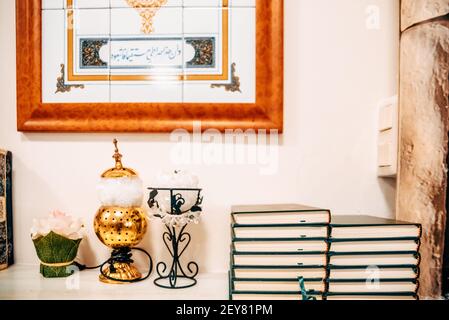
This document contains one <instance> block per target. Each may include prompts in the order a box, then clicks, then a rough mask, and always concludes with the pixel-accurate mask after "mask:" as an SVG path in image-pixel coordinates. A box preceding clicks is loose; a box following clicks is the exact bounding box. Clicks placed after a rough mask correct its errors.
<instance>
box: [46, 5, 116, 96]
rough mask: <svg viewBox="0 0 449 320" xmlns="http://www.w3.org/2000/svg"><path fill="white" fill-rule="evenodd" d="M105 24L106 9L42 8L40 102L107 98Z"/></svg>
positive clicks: (106, 27)
mask: <svg viewBox="0 0 449 320" xmlns="http://www.w3.org/2000/svg"><path fill="white" fill-rule="evenodd" d="M94 17H95V19H94ZM109 24H110V23H109V9H75V10H69V9H66V10H43V12H42V80H43V81H42V101H43V102H44V103H51V102H61V103H62V102H108V101H109V67H108V65H107V63H108V59H109V49H108V46H109V45H108V44H109V41H108V37H109ZM101 39H103V40H102V41H103V42H99V41H100V40H101ZM89 40H91V41H90V42H89ZM92 41H93V42H94V43H93V42H92Z"/></svg>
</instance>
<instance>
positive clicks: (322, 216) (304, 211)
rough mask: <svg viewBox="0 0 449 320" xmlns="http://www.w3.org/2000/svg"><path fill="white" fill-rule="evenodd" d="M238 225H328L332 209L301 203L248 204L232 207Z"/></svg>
mask: <svg viewBox="0 0 449 320" xmlns="http://www.w3.org/2000/svg"><path fill="white" fill-rule="evenodd" d="M232 217H233V223H234V225H237V226H243V225H247V226H270V225H272V226H279V225H326V224H329V222H330V211H329V210H327V209H320V208H314V207H309V206H305V205H299V204H277V205H246V206H234V207H232Z"/></svg>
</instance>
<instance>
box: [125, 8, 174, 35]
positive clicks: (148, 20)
mask: <svg viewBox="0 0 449 320" xmlns="http://www.w3.org/2000/svg"><path fill="white" fill-rule="evenodd" d="M167 1H168V0H126V2H127V3H128V5H129V6H130V7H133V8H134V9H136V10H137V11H138V12H139V15H140V17H141V18H142V26H141V31H142V32H143V33H145V34H150V33H153V32H154V26H153V18H154V17H155V16H156V13H157V12H158V11H159V9H160V8H161V7H162V6H163V5H165V4H167Z"/></svg>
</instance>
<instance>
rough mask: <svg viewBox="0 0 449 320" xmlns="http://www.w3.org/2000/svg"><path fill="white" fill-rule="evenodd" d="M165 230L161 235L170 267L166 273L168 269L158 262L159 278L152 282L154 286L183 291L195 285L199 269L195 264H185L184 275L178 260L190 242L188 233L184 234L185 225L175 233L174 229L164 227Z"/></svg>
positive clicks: (190, 238)
mask: <svg viewBox="0 0 449 320" xmlns="http://www.w3.org/2000/svg"><path fill="white" fill-rule="evenodd" d="M166 227H167V230H168V231H166V232H165V233H164V235H163V240H164V243H165V246H166V247H167V249H168V251H169V252H170V255H171V256H172V258H173V260H172V262H171V267H170V269H169V271H168V273H166V271H167V269H168V267H167V264H166V263H165V262H159V263H158V264H157V266H156V271H157V274H158V275H159V278H157V279H156V280H154V284H155V285H156V286H158V287H161V288H166V289H185V288H190V287H193V286H195V285H196V283H197V281H196V279H195V277H196V276H197V275H198V271H199V267H198V264H197V263H196V262H193V261H191V262H189V263H188V264H187V271H188V273H186V272H185V271H184V269H183V267H182V265H181V261H180V258H181V256H182V255H183V253H184V252H185V251H186V249H187V247H188V246H189V244H190V241H191V240H192V237H191V236H190V234H189V233H187V232H185V229H186V227H187V225H185V226H184V227H182V228H181V230H180V231H179V232H178V233H177V232H176V231H177V230H176V228H175V227H171V228H170V227H169V226H166Z"/></svg>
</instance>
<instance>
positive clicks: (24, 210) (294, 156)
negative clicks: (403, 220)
mask: <svg viewBox="0 0 449 320" xmlns="http://www.w3.org/2000/svg"><path fill="white" fill-rule="evenodd" d="M14 3H15V1H14V0H1V1H0V55H1V59H0V147H2V148H6V149H9V150H11V151H12V152H13V153H14V157H15V158H14V219H15V221H14V236H15V253H16V257H17V262H18V263H37V258H36V256H35V253H34V251H33V250H34V249H33V247H32V243H31V241H30V239H29V228H30V226H31V223H32V219H33V217H39V216H43V215H45V214H47V212H48V211H49V210H51V209H55V208H58V209H61V210H65V211H67V212H69V213H71V214H73V215H76V216H82V217H84V218H85V221H86V223H87V226H88V227H89V228H88V229H89V234H88V238H87V240H86V241H84V243H83V245H82V248H81V258H82V259H84V260H85V261H86V262H88V263H94V262H97V261H100V260H103V259H105V258H106V257H107V249H106V248H104V247H103V246H102V245H101V244H100V242H99V241H98V240H97V239H96V237H95V235H94V234H93V231H92V228H91V221H92V219H93V216H94V214H95V212H96V209H97V208H98V206H99V202H98V199H97V197H96V192H95V185H96V182H97V180H98V177H99V175H100V174H101V173H102V171H103V170H105V169H107V168H108V167H111V166H112V159H111V155H112V145H111V140H112V138H113V137H118V138H119V139H120V141H121V149H122V150H121V151H122V153H123V154H124V156H125V157H124V162H125V164H127V165H128V166H130V167H133V168H135V169H137V170H138V171H139V173H140V175H141V177H142V178H143V179H144V181H147V182H148V181H149V180H150V179H151V177H153V176H154V175H155V174H156V173H157V172H159V171H160V170H168V169H172V168H175V167H174V166H173V165H171V163H170V152H171V150H172V147H173V144H172V143H170V141H169V136H168V135H145V134H118V135H112V134H23V133H19V132H17V131H16V109H15V108H16V103H15V101H16V97H15V94H16V92H15V64H16V60H15V21H14V15H15V11H14ZM398 3H399V1H398V0H394V1H393V0H285V26H286V28H285V44H286V47H285V49H286V50H285V63H286V70H285V134H284V136H283V138H282V139H281V143H282V144H281V146H280V154H279V170H278V172H277V174H275V175H272V176H262V175H260V174H259V168H258V167H257V166H254V165H228V166H227V165H215V166H201V165H192V166H190V167H187V168H188V169H190V170H191V171H194V172H196V173H197V174H198V175H199V176H200V179H201V182H202V185H203V187H204V189H205V204H204V209H205V215H204V220H203V222H202V223H201V224H200V225H199V226H194V227H193V228H192V230H193V234H194V244H193V246H192V250H191V251H190V255H191V256H195V257H196V259H197V260H198V261H199V263H200V265H201V267H202V270H203V271H204V270H207V271H210V272H212V271H225V270H226V268H227V262H228V255H229V253H228V252H229V209H230V206H231V205H232V204H249V203H282V202H298V203H305V204H311V205H315V206H321V207H327V208H330V209H332V210H333V212H335V213H338V214H344V213H351V214H359V213H360V214H377V215H381V216H385V217H392V216H393V208H394V191H395V187H394V184H393V183H392V182H391V181H384V180H379V179H378V178H377V177H376V139H377V138H376V126H377V110H376V103H377V101H378V100H380V99H383V98H386V97H389V96H391V95H394V94H395V93H396V91H397V85H396V84H397V65H398V63H397V56H398V23H399V18H398V17H399V9H398V7H399V4H398ZM369 5H374V7H372V8H370V7H369ZM376 8H378V9H379V10H380V11H379V14H380V29H378V30H377V29H375V30H372V29H369V28H367V27H366V26H367V25H366V22H367V19H368V14H367V11H366V10H367V9H368V11H369V12H374V13H375V10H376ZM372 10H374V11H372ZM369 21H371V20H369ZM374 22H375V21H374ZM152 224H153V226H152V228H151V232H150V233H149V234H148V236H147V237H146V239H145V240H144V242H143V244H142V246H144V247H146V248H149V249H150V250H151V251H152V253H153V254H154V255H155V257H156V258H160V257H161V252H162V250H163V248H162V244H161V240H160V228H159V227H156V225H157V224H158V222H153V223H152Z"/></svg>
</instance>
